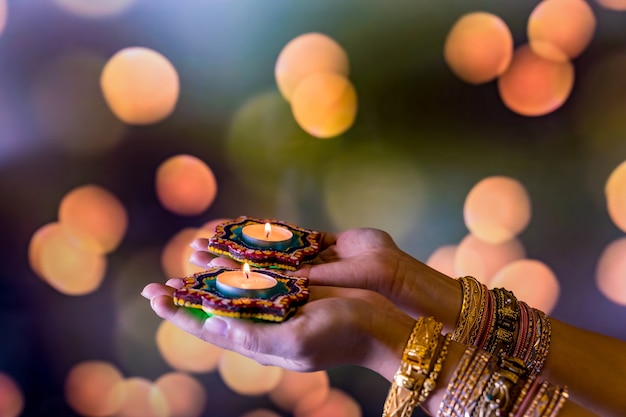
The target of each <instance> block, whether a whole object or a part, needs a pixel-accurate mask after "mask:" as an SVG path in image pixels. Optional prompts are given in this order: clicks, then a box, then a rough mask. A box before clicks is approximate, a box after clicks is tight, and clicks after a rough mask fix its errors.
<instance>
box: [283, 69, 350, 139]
mask: <svg viewBox="0 0 626 417" xmlns="http://www.w3.org/2000/svg"><path fill="white" fill-rule="evenodd" d="M291 110H292V112H293V116H294V118H295V119H296V122H298V124H299V125H300V127H301V128H302V129H304V130H305V131H306V132H307V133H309V134H310V135H311V136H315V137H317V138H322V139H326V138H332V137H335V136H338V135H340V134H342V133H344V132H345V131H346V130H348V129H349V128H350V127H351V126H352V124H353V123H354V120H355V118H356V113H357V96H356V91H355V90H354V87H353V86H352V83H351V82H350V80H348V79H347V78H346V77H344V76H342V75H339V74H336V73H334V72H316V73H315V74H312V75H310V76H308V77H306V78H305V79H303V80H302V81H301V82H300V83H299V84H298V86H297V87H296V89H295V90H294V92H293V97H292V98H291Z"/></svg>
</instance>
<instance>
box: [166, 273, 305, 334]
mask: <svg viewBox="0 0 626 417" xmlns="http://www.w3.org/2000/svg"><path fill="white" fill-rule="evenodd" d="M243 274H244V272H243V270H241V269H235V268H226V267H212V268H210V269H208V270H206V271H203V272H198V273H196V274H194V275H191V276H189V277H186V278H184V284H183V287H182V288H180V289H178V290H176V291H175V292H174V303H175V304H177V305H179V306H184V307H190V308H196V309H202V310H204V311H205V312H207V313H209V314H215V315H218V316H225V317H235V318H242V319H254V320H261V321H271V322H281V321H284V320H286V319H287V318H288V317H289V316H291V315H292V314H293V313H294V312H295V311H296V310H297V308H298V306H300V305H302V304H304V303H305V302H306V301H307V300H308V299H309V287H308V283H309V280H308V279H307V278H302V277H289V276H286V275H283V274H279V273H277V272H275V271H268V270H252V271H250V272H249V274H251V275H249V278H245V275H244V279H243V280H242V279H240V278H241V276H242V275H243ZM248 279H251V280H257V281H256V284H257V285H254V287H256V288H246V285H245V283H246V282H245V280H248ZM260 280H263V281H267V282H269V284H268V285H265V283H262V282H260ZM242 283H243V285H242Z"/></svg>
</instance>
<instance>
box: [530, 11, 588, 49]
mask: <svg viewBox="0 0 626 417" xmlns="http://www.w3.org/2000/svg"><path fill="white" fill-rule="evenodd" d="M595 28H596V18H595V16H594V15H593V10H591V7H590V6H589V4H588V3H587V2H586V1H584V0H544V1H542V2H540V3H538V4H537V6H536V7H535V9H534V10H533V11H532V12H531V14H530V17H529V18H528V30H527V32H528V42H529V44H530V46H531V48H532V49H533V51H534V52H535V53H536V54H537V55H540V56H542V57H543V58H546V59H550V60H554V61H568V60H570V59H573V58H576V57H577V56H578V55H580V54H581V53H582V52H583V51H584V50H585V48H586V47H587V45H589V42H591V38H592V37H593V33H594V31H595Z"/></svg>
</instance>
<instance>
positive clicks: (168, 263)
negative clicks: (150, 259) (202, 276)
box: [161, 227, 202, 278]
mask: <svg viewBox="0 0 626 417" xmlns="http://www.w3.org/2000/svg"><path fill="white" fill-rule="evenodd" d="M197 235H198V230H197V229H195V228H193V227H186V228H184V229H182V230H181V231H179V232H178V233H176V234H175V235H174V236H172V238H171V239H170V240H169V241H168V242H167V243H166V244H165V247H164V248H163V251H162V252H161V266H162V267H163V271H164V272H165V275H166V276H167V277H169V278H182V277H186V276H187V275H191V274H192V273H194V272H199V271H201V270H202V268H200V267H199V266H196V265H193V264H191V263H190V262H189V257H190V256H191V254H192V253H193V252H194V249H192V248H191V246H189V244H191V242H193V240H194V239H195V238H196V237H197Z"/></svg>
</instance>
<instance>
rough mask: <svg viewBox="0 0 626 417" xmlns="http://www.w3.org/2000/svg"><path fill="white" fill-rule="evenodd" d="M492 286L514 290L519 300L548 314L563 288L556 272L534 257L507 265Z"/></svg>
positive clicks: (499, 272) (495, 277)
mask: <svg viewBox="0 0 626 417" xmlns="http://www.w3.org/2000/svg"><path fill="white" fill-rule="evenodd" d="M490 286H491V287H492V288H496V287H504V288H506V289H508V290H509V291H513V293H514V294H515V296H516V297H517V299H518V300H521V301H525V302H526V303H527V304H528V305H529V306H530V307H534V308H536V309H539V310H541V311H543V312H544V313H546V314H550V313H551V312H552V310H553V309H554V307H555V306H556V303H557V301H558V300H559V294H560V288H561V287H560V285H559V281H558V280H557V278H556V276H555V275H554V272H552V270H551V269H550V268H549V267H548V266H547V265H545V264H544V263H543V262H540V261H537V260H534V259H520V260H517V261H514V262H511V263H510V264H508V265H506V266H505V267H504V268H502V269H501V270H500V271H498V273H497V274H496V275H495V276H494V277H493V279H492V280H491V285H490Z"/></svg>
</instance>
